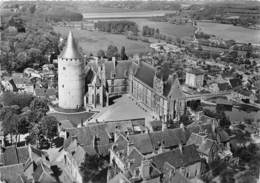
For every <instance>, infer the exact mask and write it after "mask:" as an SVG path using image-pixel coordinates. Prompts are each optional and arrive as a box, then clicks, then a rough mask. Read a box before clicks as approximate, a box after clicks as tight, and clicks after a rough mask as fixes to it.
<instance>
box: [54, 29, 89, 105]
mask: <svg viewBox="0 0 260 183" xmlns="http://www.w3.org/2000/svg"><path fill="white" fill-rule="evenodd" d="M58 85H59V107H60V108H63V109H77V108H80V107H82V106H83V96H84V88H85V87H84V85H85V82H84V62H83V59H82V57H81V55H80V53H79V51H78V47H77V44H76V42H75V40H74V37H73V35H72V33H71V32H70V33H69V35H68V39H67V43H66V46H65V48H64V50H63V51H62V53H61V54H60V56H59V58H58Z"/></svg>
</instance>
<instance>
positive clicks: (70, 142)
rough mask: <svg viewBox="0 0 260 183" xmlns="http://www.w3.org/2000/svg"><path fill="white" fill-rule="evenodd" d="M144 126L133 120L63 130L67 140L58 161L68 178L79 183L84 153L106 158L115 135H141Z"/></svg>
mask: <svg viewBox="0 0 260 183" xmlns="http://www.w3.org/2000/svg"><path fill="white" fill-rule="evenodd" d="M144 125H145V124H144V119H141V120H140V119H135V120H123V121H110V122H104V123H102V124H92V125H88V126H87V127H81V128H68V129H65V131H66V138H67V139H66V140H65V141H64V151H63V152H62V153H61V155H60V157H59V158H58V159H59V161H61V162H62V163H63V164H64V165H65V167H66V171H67V174H68V175H70V178H71V179H72V180H74V181H75V182H77V183H81V182H82V175H81V173H80V165H81V163H82V162H83V161H84V158H85V154H86V153H87V154H89V155H95V154H98V155H101V156H104V157H105V156H108V155H109V148H110V147H111V146H112V144H113V143H114V137H115V136H116V134H115V133H120V132H122V133H124V134H126V133H130V134H131V133H141V132H142V131H144V128H142V126H143V127H144ZM142 129H143V130H142ZM140 130H141V131H140Z"/></svg>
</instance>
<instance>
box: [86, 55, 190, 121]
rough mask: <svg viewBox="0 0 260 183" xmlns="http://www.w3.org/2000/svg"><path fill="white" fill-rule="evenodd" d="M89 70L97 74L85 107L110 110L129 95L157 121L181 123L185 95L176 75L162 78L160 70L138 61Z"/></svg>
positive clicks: (104, 63)
mask: <svg viewBox="0 0 260 183" xmlns="http://www.w3.org/2000/svg"><path fill="white" fill-rule="evenodd" d="M88 66H89V67H90V68H91V69H89V71H88V72H89V73H90V72H93V73H94V74H93V76H92V79H91V81H90V83H89V84H88V91H87V93H86V107H88V106H91V107H97V106H101V107H103V106H107V105H109V100H110V99H111V98H113V97H115V96H119V95H122V94H127V93H128V94H131V95H132V97H133V98H135V99H136V101H137V102H139V103H140V104H141V105H143V107H145V108H146V109H148V110H149V111H151V112H152V113H153V115H154V116H155V117H156V118H158V119H159V118H160V119H162V120H164V121H166V120H169V119H172V120H173V119H178V118H179V117H180V116H181V115H182V114H183V113H184V112H185V105H186V103H185V95H184V94H183V92H182V89H181V86H180V83H179V80H178V78H177V77H176V76H175V75H168V76H167V77H165V78H163V77H162V75H163V74H162V71H161V70H160V68H155V67H153V66H152V65H150V64H148V63H146V62H143V61H140V60H138V59H137V60H127V61H116V60H112V61H101V62H97V61H96V62H95V63H89V64H88ZM89 73H88V74H89Z"/></svg>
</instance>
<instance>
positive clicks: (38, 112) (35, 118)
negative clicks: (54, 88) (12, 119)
mask: <svg viewBox="0 0 260 183" xmlns="http://www.w3.org/2000/svg"><path fill="white" fill-rule="evenodd" d="M30 110H31V112H30V113H29V116H28V118H29V120H30V121H31V122H34V123H38V122H39V121H40V120H41V118H42V117H43V116H45V115H46V113H47V112H48V111H49V106H48V101H47V100H46V99H42V98H38V97H37V98H35V99H34V100H33V101H32V102H31V104H30Z"/></svg>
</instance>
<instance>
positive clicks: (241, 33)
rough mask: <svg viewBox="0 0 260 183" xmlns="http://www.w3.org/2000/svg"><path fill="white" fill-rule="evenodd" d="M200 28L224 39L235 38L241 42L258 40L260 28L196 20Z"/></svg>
mask: <svg viewBox="0 0 260 183" xmlns="http://www.w3.org/2000/svg"><path fill="white" fill-rule="evenodd" d="M198 26H199V27H200V29H201V30H202V31H203V32H205V33H208V34H213V35H216V36H217V37H220V38H223V39H224V40H230V39H233V40H236V41H237V42H241V43H249V42H251V43H255V44H256V43H258V44H259V42H260V30H253V29H247V28H244V27H239V26H233V25H230V24H219V23H208V22H198Z"/></svg>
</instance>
